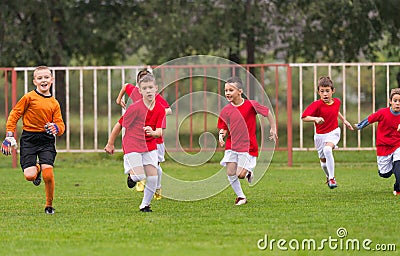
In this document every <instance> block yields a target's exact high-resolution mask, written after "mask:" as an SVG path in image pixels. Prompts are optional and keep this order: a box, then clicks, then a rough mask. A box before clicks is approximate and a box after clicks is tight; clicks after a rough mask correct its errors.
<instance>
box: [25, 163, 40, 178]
mask: <svg viewBox="0 0 400 256" xmlns="http://www.w3.org/2000/svg"><path fill="white" fill-rule="evenodd" d="M36 175H37V169H36V167H34V166H33V167H28V168H26V169H24V176H25V179H26V180H27V181H33V180H35V179H36Z"/></svg>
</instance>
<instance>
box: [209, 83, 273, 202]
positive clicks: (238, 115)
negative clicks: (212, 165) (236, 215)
mask: <svg viewBox="0 0 400 256" xmlns="http://www.w3.org/2000/svg"><path fill="white" fill-rule="evenodd" d="M242 94H243V83H242V80H241V79H240V78H239V77H231V78H229V79H228V80H227V81H226V83H225V97H226V99H227V100H228V102H229V103H230V104H228V105H226V106H225V107H224V108H223V109H222V110H221V113H220V115H219V118H218V126H217V127H218V129H219V142H220V145H221V147H222V146H224V144H225V153H224V157H223V159H222V160H221V165H222V166H226V172H227V175H228V180H229V183H230V184H231V187H232V189H233V191H234V192H235V194H236V196H237V198H236V200H235V205H242V204H246V203H247V199H246V196H245V194H244V193H243V190H242V187H241V185H240V181H239V179H244V178H245V177H246V178H247V181H248V182H249V183H251V182H252V180H253V177H254V175H253V170H254V168H255V166H256V159H257V156H258V144H257V137H256V116H257V114H261V115H263V116H265V117H267V119H268V121H269V123H270V125H271V129H270V137H269V138H270V139H273V140H274V141H276V140H277V139H278V135H277V132H276V125H275V120H274V117H273V115H272V113H271V112H270V111H269V109H268V107H266V106H263V105H261V104H259V103H258V102H257V101H254V100H247V99H244V98H243V97H242ZM225 137H227V138H226V143H225V142H224V138H225Z"/></svg>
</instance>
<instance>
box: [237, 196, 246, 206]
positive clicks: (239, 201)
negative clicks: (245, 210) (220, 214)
mask: <svg viewBox="0 0 400 256" xmlns="http://www.w3.org/2000/svg"><path fill="white" fill-rule="evenodd" d="M242 204H247V199H246V198H243V197H237V198H236V200H235V205H242Z"/></svg>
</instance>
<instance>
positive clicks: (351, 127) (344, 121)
mask: <svg viewBox="0 0 400 256" xmlns="http://www.w3.org/2000/svg"><path fill="white" fill-rule="evenodd" d="M339 119H340V120H342V122H343V124H344V125H346V126H347V128H349V129H350V130H352V131H353V130H354V128H353V126H351V124H350V123H349V121H347V120H346V118H344V116H343V115H342V113H340V112H339Z"/></svg>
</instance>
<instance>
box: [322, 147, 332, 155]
mask: <svg viewBox="0 0 400 256" xmlns="http://www.w3.org/2000/svg"><path fill="white" fill-rule="evenodd" d="M323 151H324V154H325V155H332V147H331V146H325V147H324V148H323Z"/></svg>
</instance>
